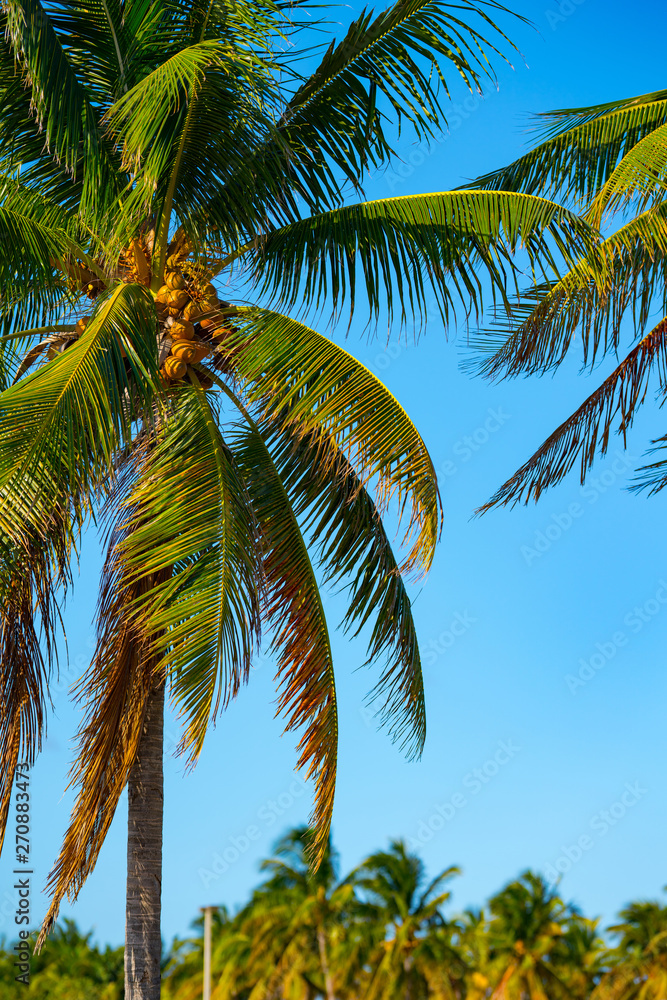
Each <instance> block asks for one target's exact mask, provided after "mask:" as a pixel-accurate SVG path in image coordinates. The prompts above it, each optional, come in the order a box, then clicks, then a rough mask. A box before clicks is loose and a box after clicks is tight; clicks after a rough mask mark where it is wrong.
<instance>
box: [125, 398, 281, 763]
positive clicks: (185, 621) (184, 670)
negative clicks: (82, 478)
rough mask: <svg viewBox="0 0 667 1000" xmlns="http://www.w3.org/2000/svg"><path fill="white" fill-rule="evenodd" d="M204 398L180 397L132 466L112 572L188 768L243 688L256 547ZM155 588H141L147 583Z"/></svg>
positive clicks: (257, 576)
mask: <svg viewBox="0 0 667 1000" xmlns="http://www.w3.org/2000/svg"><path fill="white" fill-rule="evenodd" d="M216 419H217V413H216V411H215V410H214V409H213V406H212V403H211V402H210V401H209V399H208V398H207V396H206V394H205V393H204V391H203V390H202V389H200V388H198V387H196V386H195V387H192V388H189V389H188V388H183V389H181V390H180V391H179V392H178V395H177V397H176V399H175V400H174V401H173V404H172V408H171V410H170V412H169V414H168V417H167V418H165V422H164V423H163V425H162V427H161V428H160V429H159V431H158V434H157V440H155V441H152V440H148V441H147V443H146V445H145V453H144V454H142V455H141V457H139V458H138V459H137V462H138V467H137V478H136V482H135V483H134V484H133V486H132V488H131V490H130V491H129V493H128V495H127V497H126V498H125V499H124V500H123V509H124V511H125V513H124V514H121V521H122V531H123V538H122V539H121V540H119V541H118V543H117V552H118V563H119V567H120V570H119V571H121V572H122V576H123V578H124V579H125V580H126V581H127V585H129V586H131V587H140V593H141V595H142V596H141V597H138V598H137V599H136V601H135V603H134V605H133V606H131V607H130V608H129V613H130V614H131V616H132V617H133V618H134V620H135V621H136V623H137V627H138V629H139V630H140V631H141V633H142V635H144V636H146V637H147V641H148V643H149V649H150V653H151V656H154V657H156V659H157V660H158V662H159V663H160V665H161V668H162V669H164V670H165V672H166V674H167V677H168V678H169V682H170V688H171V695H172V698H173V701H174V703H175V704H176V705H177V707H178V708H179V710H180V713H181V715H182V716H183V717H184V718H185V720H186V727H185V733H184V736H183V739H182V741H181V744H180V748H179V749H180V751H181V752H187V753H188V755H189V763H190V764H193V763H194V762H195V761H196V759H197V757H198V755H199V752H200V750H201V747H202V744H203V740H204V735H205V733H206V729H207V727H208V725H209V724H210V722H211V721H212V720H214V719H215V717H216V715H217V713H218V711H219V709H220V708H221V707H223V706H226V705H227V704H228V703H229V701H230V699H231V698H233V697H235V696H236V694H237V693H238V690H239V687H240V685H241V684H242V683H243V682H244V681H245V680H247V677H248V673H249V670H250V663H251V657H252V652H253V644H254V643H255V642H256V640H257V639H258V637H259V593H258V592H259V591H260V590H261V585H262V572H261V563H260V550H259V540H258V537H257V527H256V525H255V522H254V517H253V513H252V508H251V506H250V499H249V496H248V492H247V489H246V486H245V483H244V481H243V478H242V475H241V473H240V471H239V469H238V467H237V466H236V463H235V462H234V459H233V456H232V454H231V452H230V450H229V448H228V447H227V445H226V444H225V441H224V440H223V437H222V435H221V433H220V431H219V429H218V427H217V423H216ZM160 577H162V578H164V579H163V582H162V583H160V584H154V585H153V586H149V584H150V581H151V580H152V579H157V578H160Z"/></svg>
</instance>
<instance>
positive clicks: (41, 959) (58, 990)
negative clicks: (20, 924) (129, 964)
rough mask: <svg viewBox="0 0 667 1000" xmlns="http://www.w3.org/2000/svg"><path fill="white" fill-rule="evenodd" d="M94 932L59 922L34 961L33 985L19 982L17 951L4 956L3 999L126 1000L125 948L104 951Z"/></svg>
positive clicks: (0, 960) (0, 963) (0, 969)
mask: <svg viewBox="0 0 667 1000" xmlns="http://www.w3.org/2000/svg"><path fill="white" fill-rule="evenodd" d="M92 936H93V934H92V931H88V933H86V934H83V933H82V932H81V931H80V930H79V929H78V927H77V926H76V924H75V923H74V921H72V920H64V921H62V923H59V924H58V925H57V927H56V928H55V929H54V931H53V933H52V934H51V936H50V937H49V940H48V943H47V945H46V947H45V948H44V949H43V951H42V952H41V953H40V954H38V955H37V954H34V955H32V956H31V959H30V985H29V987H27V988H26V986H24V985H23V984H22V983H17V982H16V980H15V976H16V974H17V968H16V966H15V965H14V962H15V961H16V952H15V951H13V950H11V948H8V949H7V952H6V953H5V954H2V953H0V1000H15V998H17V997H20V996H23V995H27V996H30V997H31V998H34V1000H123V949H122V948H110V947H109V946H107V947H105V948H100V947H98V946H97V945H95V944H93V943H92Z"/></svg>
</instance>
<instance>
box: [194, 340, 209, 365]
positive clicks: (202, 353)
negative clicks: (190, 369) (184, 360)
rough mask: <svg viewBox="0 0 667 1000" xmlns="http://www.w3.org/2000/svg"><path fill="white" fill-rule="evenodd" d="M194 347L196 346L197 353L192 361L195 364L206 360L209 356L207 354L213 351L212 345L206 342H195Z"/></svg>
mask: <svg viewBox="0 0 667 1000" xmlns="http://www.w3.org/2000/svg"><path fill="white" fill-rule="evenodd" d="M194 347H195V351H196V354H195V356H194V357H193V358H192V361H193V362H194V363H195V364H199V362H200V361H203V360H204V358H205V357H206V356H207V354H210V353H211V349H210V347H207V346H206V344H195V345H194Z"/></svg>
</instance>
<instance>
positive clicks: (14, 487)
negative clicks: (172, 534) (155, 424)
mask: <svg viewBox="0 0 667 1000" xmlns="http://www.w3.org/2000/svg"><path fill="white" fill-rule="evenodd" d="M155 331H156V318H155V308H154V305H153V302H152V299H151V297H150V295H149V293H148V292H147V290H146V289H145V288H142V287H141V286H139V285H119V286H117V287H116V288H115V289H113V290H112V291H111V292H110V293H109V294H108V295H107V296H106V297H105V298H104V299H103V300H100V302H99V304H98V306H97V308H96V309H95V312H94V314H93V317H92V319H91V320H90V322H89V324H88V326H87V327H86V330H85V332H84V334H83V335H82V336H81V338H80V339H79V340H78V341H76V342H75V343H73V344H72V346H71V347H69V348H68V349H67V350H66V351H64V352H63V353H62V354H60V355H59V356H58V357H57V358H55V359H54V360H53V361H51V362H50V363H49V364H47V365H45V366H44V367H43V368H40V369H38V370H37V371H36V372H34V373H33V374H31V375H28V376H26V377H25V378H23V379H22V380H21V381H20V382H17V383H16V384H15V385H13V386H11V387H10V388H9V389H6V390H5V391H4V392H3V393H2V394H0V418H1V426H0V486H1V487H2V490H3V492H4V494H5V495H8V494H11V496H12V498H13V503H12V519H16V518H18V524H16V523H14V524H12V523H10V522H9V520H8V519H7V518H6V517H4V515H2V514H0V520H1V521H2V524H3V530H5V531H6V533H7V534H8V535H9V536H10V537H16V533H17V531H18V532H19V534H20V531H21V530H22V525H23V524H35V525H36V526H39V524H42V523H48V520H49V518H50V515H51V512H52V510H53V509H54V506H56V505H57V504H58V503H59V502H65V503H69V502H75V501H76V498H82V497H84V498H85V496H86V495H89V496H90V494H91V491H92V490H94V489H96V488H97V487H98V486H99V485H100V484H101V483H102V482H103V481H104V480H105V478H106V477H107V476H108V475H109V474H113V470H114V461H115V457H116V452H117V449H118V448H119V447H121V446H123V445H125V444H127V443H129V442H130V441H131V440H132V437H133V422H134V421H135V420H136V419H137V415H138V412H139V407H140V405H143V406H144V407H146V406H147V407H148V408H149V410H150V407H151V405H152V404H153V402H154V401H155V400H156V399H158V398H159V396H160V393H161V388H160V383H159V372H158V369H157V343H156V336H155ZM65 498H69V499H65ZM85 504H86V502H85V501H84V506H85ZM6 521H7V524H6V527H5V522H6Z"/></svg>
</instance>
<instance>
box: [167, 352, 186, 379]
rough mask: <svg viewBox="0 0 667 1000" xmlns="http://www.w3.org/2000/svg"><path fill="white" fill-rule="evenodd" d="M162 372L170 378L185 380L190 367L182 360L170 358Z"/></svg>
mask: <svg viewBox="0 0 667 1000" xmlns="http://www.w3.org/2000/svg"><path fill="white" fill-rule="evenodd" d="M162 370H163V372H164V374H165V375H166V376H167V377H168V378H183V376H184V375H185V373H186V371H187V370H188V366H187V365H186V363H185V361H181V359H180V358H172V357H169V358H167V359H166V360H165V362H164V364H163V365H162Z"/></svg>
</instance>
